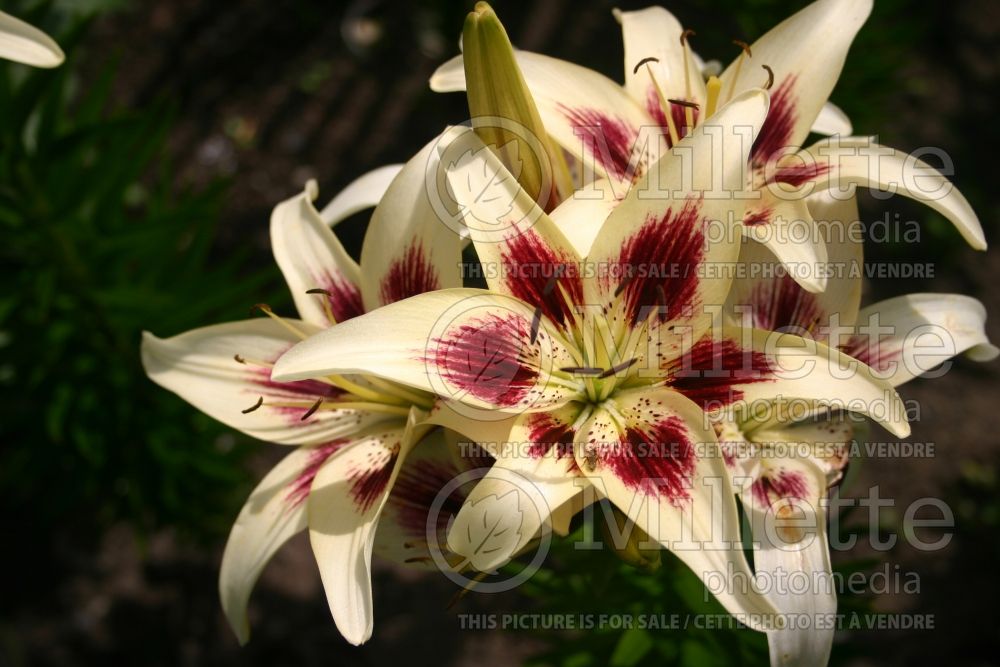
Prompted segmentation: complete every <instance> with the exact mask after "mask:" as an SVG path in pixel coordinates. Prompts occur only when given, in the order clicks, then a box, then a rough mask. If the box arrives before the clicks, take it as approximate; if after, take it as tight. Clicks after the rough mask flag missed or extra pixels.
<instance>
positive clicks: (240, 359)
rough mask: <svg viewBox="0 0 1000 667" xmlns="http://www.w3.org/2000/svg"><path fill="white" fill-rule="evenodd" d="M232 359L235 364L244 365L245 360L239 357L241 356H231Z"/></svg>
mask: <svg viewBox="0 0 1000 667" xmlns="http://www.w3.org/2000/svg"><path fill="white" fill-rule="evenodd" d="M233 359H235V360H236V363H238V364H245V363H246V362H247V360H246V359H244V358H243V357H241V356H240V355H238V354H234V355H233Z"/></svg>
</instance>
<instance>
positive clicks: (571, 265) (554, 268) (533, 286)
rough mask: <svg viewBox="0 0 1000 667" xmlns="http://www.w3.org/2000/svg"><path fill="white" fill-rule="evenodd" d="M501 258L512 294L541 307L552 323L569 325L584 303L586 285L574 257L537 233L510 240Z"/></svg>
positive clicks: (530, 232)
mask: <svg viewBox="0 0 1000 667" xmlns="http://www.w3.org/2000/svg"><path fill="white" fill-rule="evenodd" d="M500 256H501V261H502V262H503V271H504V283H505V284H506V286H507V289H508V290H510V293H511V294H513V295H514V296H516V297H517V298H518V299H520V300H521V301H524V302H525V303H527V304H530V305H532V306H539V307H541V309H542V312H543V313H544V314H545V315H546V316H547V317H548V318H549V320H551V321H552V322H556V323H558V324H563V325H565V324H566V322H567V321H569V320H570V319H571V318H572V316H573V312H574V309H575V308H576V305H577V304H579V303H583V283H582V282H580V272H579V267H578V266H577V265H576V263H575V262H574V261H573V258H572V257H570V256H569V255H567V254H566V253H564V252H559V251H557V250H556V249H555V248H553V247H552V246H550V245H548V244H547V243H546V242H545V240H544V239H543V238H542V237H541V236H539V235H538V233H537V232H535V231H534V230H530V229H529V230H527V231H525V232H523V233H521V234H518V235H517V236H513V237H511V238H509V239H507V244H506V246H505V247H504V248H503V250H502V251H501V254H500ZM553 281H555V282H553ZM556 284H558V287H556ZM559 288H561V289H559ZM564 293H565V294H564ZM567 296H568V297H569V300H567V298H566V297H567Z"/></svg>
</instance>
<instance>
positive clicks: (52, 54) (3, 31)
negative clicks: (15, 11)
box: [0, 12, 66, 68]
mask: <svg viewBox="0 0 1000 667" xmlns="http://www.w3.org/2000/svg"><path fill="white" fill-rule="evenodd" d="M0 58H5V59H6V60H13V61H14V62H17V63H24V64H25V65H32V66H34V67H45V68H49V67H57V66H59V65H61V64H62V62H63V60H65V59H66V55H65V54H64V53H63V51H62V49H60V48H59V45H58V44H56V43H55V40H53V39H52V38H51V37H49V36H48V35H46V34H45V33H44V32H42V31H41V30H39V29H38V28H36V27H35V26H33V25H30V24H28V23H25V22H24V21H22V20H21V19H19V18H16V17H14V16H11V15H10V14H8V13H6V12H0Z"/></svg>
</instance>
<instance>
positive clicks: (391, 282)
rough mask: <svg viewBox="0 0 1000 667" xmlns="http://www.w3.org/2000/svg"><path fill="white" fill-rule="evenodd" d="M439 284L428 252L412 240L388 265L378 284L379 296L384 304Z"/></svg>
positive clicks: (400, 299) (436, 286)
mask: <svg viewBox="0 0 1000 667" xmlns="http://www.w3.org/2000/svg"><path fill="white" fill-rule="evenodd" d="M440 285H441V281H440V278H439V277H438V273H437V270H436V269H435V268H434V264H433V263H432V262H431V258H430V252H429V251H428V250H427V249H425V248H424V246H423V244H422V243H420V242H419V241H414V242H413V243H411V244H410V246H409V247H407V248H406V250H405V251H403V253H402V254H401V255H400V256H399V257H397V258H396V259H394V260H393V261H392V263H391V264H390V265H389V270H388V272H387V273H386V274H385V275H384V276H383V277H382V280H381V281H380V284H379V297H380V299H381V301H382V303H383V305H384V304H389V303H394V302H396V301H402V300H403V299H407V298H409V297H411V296H416V295H417V294H423V293H424V292H430V291H433V290H436V289H440Z"/></svg>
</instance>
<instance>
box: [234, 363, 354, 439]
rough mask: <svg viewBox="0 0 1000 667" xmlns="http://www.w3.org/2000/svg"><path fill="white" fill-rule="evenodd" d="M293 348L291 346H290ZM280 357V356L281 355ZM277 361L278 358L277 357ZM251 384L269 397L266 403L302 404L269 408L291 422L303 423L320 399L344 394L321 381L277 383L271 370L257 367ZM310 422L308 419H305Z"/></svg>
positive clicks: (337, 388)
mask: <svg viewBox="0 0 1000 667" xmlns="http://www.w3.org/2000/svg"><path fill="white" fill-rule="evenodd" d="M289 348H291V345H289ZM279 356H280V355H279ZM275 360H277V357H275ZM251 382H252V383H253V384H254V385H256V386H258V387H260V388H261V389H262V390H264V391H263V393H264V394H265V395H266V396H267V400H266V401H265V402H274V401H277V402H291V401H296V402H302V403H303V405H302V406H301V407H290V406H267V407H269V408H270V409H272V410H278V411H280V412H281V413H283V414H287V415H288V418H289V421H292V422H295V421H302V420H303V418H304V417H303V416H304V415H305V413H306V412H307V411H308V410H309V409H310V407H311V406H312V404H313V403H314V402H315V401H316V400H317V399H320V398H323V399H332V398H336V397H338V396H341V395H342V394H343V393H344V392H343V390H341V389H340V388H339V387H335V386H333V385H331V384H327V383H326V382H320V381H319V380H297V381H295V382H275V381H274V380H272V379H271V369H270V368H261V367H256V368H254V369H253V377H252V379H251ZM305 419H306V420H307V421H306V423H309V422H308V417H305Z"/></svg>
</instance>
